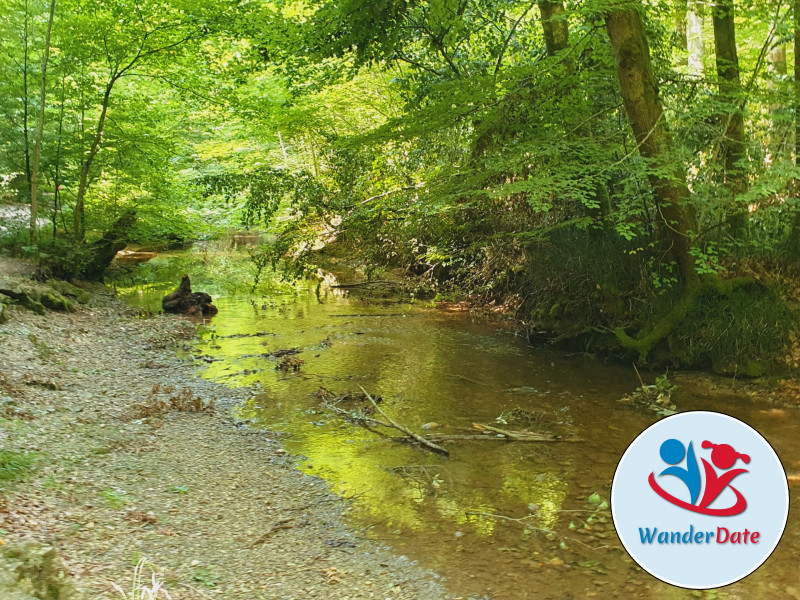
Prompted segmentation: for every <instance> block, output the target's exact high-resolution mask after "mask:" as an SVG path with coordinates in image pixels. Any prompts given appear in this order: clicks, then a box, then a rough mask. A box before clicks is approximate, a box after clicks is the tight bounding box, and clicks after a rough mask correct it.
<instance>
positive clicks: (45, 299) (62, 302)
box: [39, 292, 75, 312]
mask: <svg viewBox="0 0 800 600" xmlns="http://www.w3.org/2000/svg"><path fill="white" fill-rule="evenodd" d="M39 300H40V302H41V303H42V304H43V305H44V306H45V307H46V308H49V309H50V310H58V311H61V312H74V311H75V305H74V304H73V303H72V302H70V301H69V300H67V299H66V298H64V296H62V295H61V294H59V293H57V292H53V293H52V294H51V293H50V292H44V293H42V295H41V296H40V297H39Z"/></svg>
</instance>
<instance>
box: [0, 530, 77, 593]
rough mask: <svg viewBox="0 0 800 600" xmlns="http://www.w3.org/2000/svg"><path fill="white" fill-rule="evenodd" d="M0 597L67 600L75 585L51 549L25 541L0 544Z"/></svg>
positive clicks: (56, 554) (73, 591)
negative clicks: (0, 545)
mask: <svg viewBox="0 0 800 600" xmlns="http://www.w3.org/2000/svg"><path fill="white" fill-rule="evenodd" d="M0 597H2V598H3V599H8V600H70V599H71V598H74V597H75V588H74V585H73V583H72V580H71V579H70V577H69V574H68V573H67V570H66V569H65V568H64V564H63V563H62V561H61V558H60V557H59V555H58V553H57V552H56V551H55V549H53V548H52V547H50V546H45V545H42V544H39V543H36V542H25V543H20V544H9V545H8V546H3V547H0Z"/></svg>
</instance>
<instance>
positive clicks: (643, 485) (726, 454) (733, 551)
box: [611, 411, 789, 590]
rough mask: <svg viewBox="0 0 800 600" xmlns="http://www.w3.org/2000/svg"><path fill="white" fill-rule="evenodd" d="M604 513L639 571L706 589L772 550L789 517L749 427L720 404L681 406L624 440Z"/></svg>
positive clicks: (773, 471)
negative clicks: (718, 409)
mask: <svg viewBox="0 0 800 600" xmlns="http://www.w3.org/2000/svg"><path fill="white" fill-rule="evenodd" d="M611 514H612V516H613V518H614V526H615V527H616V529H617V535H619V539H620V541H621V542H622V545H623V546H624V547H625V550H627V551H628V554H630V555H631V558H633V560H635V561H636V562H637V563H638V564H639V566H641V567H642V568H643V569H644V570H645V571H647V572H648V573H650V574H651V575H653V576H654V577H657V578H658V579H660V580H661V581H664V582H666V583H669V584H672V585H675V586H679V587H683V588H690V589H697V590H702V589H709V588H716V587H722V586H725V585H728V584H731V583H734V582H735V581H738V580H739V579H742V578H743V577H746V576H747V575H749V574H750V573H752V572H753V571H755V570H756V569H757V568H758V567H760V566H761V564H762V563H763V562H764V561H765V560H767V558H768V557H769V555H770V554H772V551H773V550H774V549H775V547H776V546H777V545H778V542H779V541H780V538H781V535H783V530H784V528H785V527H786V519H787V517H788V516H789V486H788V484H787V481H786V473H785V472H784V470H783V465H781V461H780V459H779V458H778V455H777V454H775V451H774V450H773V449H772V446H770V445H769V443H768V442H767V441H766V440H765V439H764V438H763V437H762V436H761V434H760V433H758V432H757V431H756V430H755V429H753V428H752V427H750V426H749V425H747V424H745V423H743V422H741V421H739V420H738V419H735V418H733V417H730V416H728V415H723V414H720V413H715V412H705V411H693V412H685V413H680V414H677V415H673V416H671V417H667V418H666V419H662V420H661V421H659V422H657V423H655V424H653V425H651V426H650V427H648V428H647V429H645V430H644V431H643V432H642V433H641V434H639V436H638V437H637V438H636V439H635V440H633V442H632V443H631V445H630V446H628V449H627V450H626V451H625V454H623V455H622V458H621V459H620V461H619V465H618V466H617V471H616V473H615V474H614V482H613V484H612V488H611Z"/></svg>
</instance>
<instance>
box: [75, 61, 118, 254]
mask: <svg viewBox="0 0 800 600" xmlns="http://www.w3.org/2000/svg"><path fill="white" fill-rule="evenodd" d="M116 81H117V79H116V77H115V76H112V77H111V79H110V80H109V82H108V85H106V91H105V94H104V95H103V106H102V109H101V110H100V118H99V119H98V120H97V129H96V130H95V134H94V139H93V140H92V145H91V147H90V148H89V153H88V154H87V155H86V159H85V160H84V161H83V165H81V177H80V183H79V184H78V193H77V194H76V195H75V214H74V221H75V228H74V231H73V237H74V238H75V241H76V242H82V241H83V234H84V231H83V226H84V215H83V213H84V199H85V197H86V190H87V188H88V187H89V170H90V169H91V168H92V162H94V157H95V156H96V155H97V152H98V151H99V150H100V142H101V141H102V139H103V128H104V127H105V124H106V114H107V113H108V104H109V102H110V100H111V90H112V89H113V88H114V83H116Z"/></svg>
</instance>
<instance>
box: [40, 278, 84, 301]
mask: <svg viewBox="0 0 800 600" xmlns="http://www.w3.org/2000/svg"><path fill="white" fill-rule="evenodd" d="M47 285H48V286H50V287H51V288H53V290H54V291H56V292H58V293H59V294H61V295H62V296H67V297H69V298H74V299H75V301H76V302H77V303H78V304H86V303H87V302H89V297H90V296H89V292H87V291H85V290H82V289H81V288H79V287H76V286H74V285H72V284H71V283H69V282H67V281H63V280H61V279H51V280H50V281H48V282H47Z"/></svg>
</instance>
